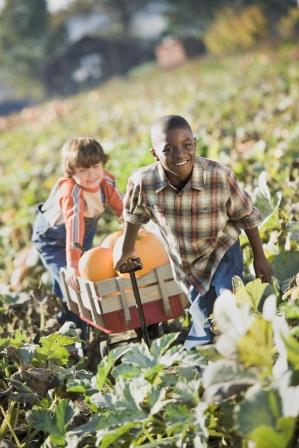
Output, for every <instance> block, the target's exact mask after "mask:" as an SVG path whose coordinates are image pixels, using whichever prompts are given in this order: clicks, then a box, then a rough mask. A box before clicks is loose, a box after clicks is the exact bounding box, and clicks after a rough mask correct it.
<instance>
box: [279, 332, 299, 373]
mask: <svg viewBox="0 0 299 448" xmlns="http://www.w3.org/2000/svg"><path fill="white" fill-rule="evenodd" d="M281 337H282V340H283V342H284V344H285V348H286V350H287V358H288V361H289V362H290V363H291V364H292V365H293V366H294V368H295V369H296V370H299V342H298V341H297V340H296V339H295V338H294V337H293V336H291V335H288V336H287V337H286V336H284V335H281Z"/></svg>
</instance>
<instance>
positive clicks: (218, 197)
mask: <svg viewBox="0 0 299 448" xmlns="http://www.w3.org/2000/svg"><path fill="white" fill-rule="evenodd" d="M123 216H124V220H125V221H127V222H130V223H133V224H145V223H147V222H148V221H149V220H150V219H152V220H153V221H154V222H155V223H156V224H158V226H159V228H160V231H161V234H162V236H163V238H164V240H165V243H166V245H167V247H168V253H169V258H170V263H171V266H172V269H173V273H174V278H175V280H176V281H177V282H178V283H179V285H180V286H181V288H182V289H183V290H184V291H185V292H186V293H188V290H189V288H190V286H191V285H193V286H194V287H195V288H196V289H197V290H198V291H199V293H200V294H204V293H205V292H206V291H207V290H208V289H209V286H210V281H211V277H212V276H213V273H214V272H215V270H216V268H217V266H218V264H219V262H220V261H221V258H222V257H223V255H224V254H225V252H226V251H227V250H228V249H229V248H230V247H231V246H232V244H234V242H235V241H237V239H238V237H239V234H240V229H242V228H243V229H249V228H252V227H256V226H257V225H258V223H259V222H260V214H259V212H258V210H257V209H256V208H254V207H253V204H252V201H251V198H250V196H249V195H248V193H246V192H245V191H244V190H243V189H242V188H241V187H240V185H239V184H238V182H237V180H236V178H235V176H234V175H233V173H232V172H231V170H230V169H229V168H227V167H225V166H223V165H221V164H220V163H218V162H214V161H211V160H208V159H204V158H202V157H196V158H195V161H194V166H193V171H192V176H191V177H190V179H189V181H188V183H187V184H186V185H185V186H184V188H183V189H182V190H177V189H176V188H175V187H174V186H173V185H171V184H170V183H169V181H168V179H167V177H166V174H165V171H164V169H163V167H162V165H161V164H160V162H156V163H153V164H152V165H149V166H148V167H145V168H141V169H139V170H138V171H137V172H136V173H135V174H133V175H132V176H131V177H130V178H129V181H128V186H127V191H126V195H125V198H124V212H123Z"/></svg>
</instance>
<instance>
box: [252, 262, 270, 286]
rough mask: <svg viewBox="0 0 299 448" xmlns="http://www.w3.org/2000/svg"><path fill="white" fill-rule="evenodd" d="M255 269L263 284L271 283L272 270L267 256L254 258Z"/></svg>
mask: <svg viewBox="0 0 299 448" xmlns="http://www.w3.org/2000/svg"><path fill="white" fill-rule="evenodd" d="M253 267H254V271H255V275H256V277H257V278H260V279H261V280H262V282H263V283H269V282H270V281H271V275H272V269H271V266H270V263H269V262H268V260H267V258H266V257H265V256H260V257H257V258H254V260H253Z"/></svg>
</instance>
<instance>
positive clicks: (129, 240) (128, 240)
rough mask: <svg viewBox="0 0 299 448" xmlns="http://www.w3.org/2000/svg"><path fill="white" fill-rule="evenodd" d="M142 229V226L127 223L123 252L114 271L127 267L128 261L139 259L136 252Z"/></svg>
mask: <svg viewBox="0 0 299 448" xmlns="http://www.w3.org/2000/svg"><path fill="white" fill-rule="evenodd" d="M140 227H141V224H131V223H130V222H125V225H124V241H123V245H122V251H121V254H120V256H119V258H118V260H116V263H115V265H114V269H116V270H117V271H119V270H120V268H121V266H122V265H125V264H126V263H127V261H128V259H133V260H134V259H136V258H137V254H136V252H135V242H136V239H137V234H138V231H139V229H140Z"/></svg>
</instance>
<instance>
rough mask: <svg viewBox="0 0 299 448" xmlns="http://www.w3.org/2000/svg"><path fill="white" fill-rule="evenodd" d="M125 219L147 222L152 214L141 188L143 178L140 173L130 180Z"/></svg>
mask: <svg viewBox="0 0 299 448" xmlns="http://www.w3.org/2000/svg"><path fill="white" fill-rule="evenodd" d="M123 202H124V210H123V219H124V221H125V222H129V223H131V224H146V223H147V222H148V221H149V220H150V214H149V212H148V211H147V209H146V205H145V201H144V197H143V194H142V188H141V179H140V178H138V173H136V175H135V176H134V175H133V176H131V177H130V178H129V180H128V185H127V189H126V194H125V196H124V200H123Z"/></svg>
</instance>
